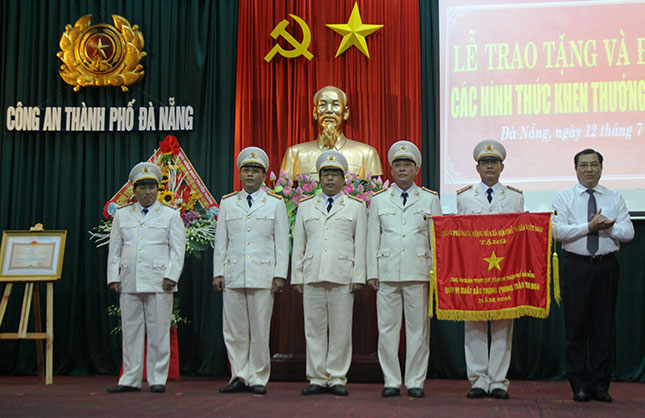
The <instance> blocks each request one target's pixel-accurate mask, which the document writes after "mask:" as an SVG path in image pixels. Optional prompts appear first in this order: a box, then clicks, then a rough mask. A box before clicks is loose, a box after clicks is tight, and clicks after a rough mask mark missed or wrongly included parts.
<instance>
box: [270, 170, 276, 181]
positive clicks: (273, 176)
mask: <svg viewBox="0 0 645 418" xmlns="http://www.w3.org/2000/svg"><path fill="white" fill-rule="evenodd" d="M269 179H270V180H271V181H273V182H275V181H276V179H277V177H276V176H275V173H274V172H273V171H272V172H271V174H269Z"/></svg>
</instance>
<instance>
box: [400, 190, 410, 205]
mask: <svg viewBox="0 0 645 418" xmlns="http://www.w3.org/2000/svg"><path fill="white" fill-rule="evenodd" d="M401 198H402V199H403V206H405V204H406V203H407V201H408V192H403V193H401Z"/></svg>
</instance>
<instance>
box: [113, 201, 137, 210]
mask: <svg viewBox="0 0 645 418" xmlns="http://www.w3.org/2000/svg"><path fill="white" fill-rule="evenodd" d="M135 203H137V202H129V203H124V204H122V205H121V206H119V207H118V208H117V209H121V208H127V207H128V206H132V205H134V204H135Z"/></svg>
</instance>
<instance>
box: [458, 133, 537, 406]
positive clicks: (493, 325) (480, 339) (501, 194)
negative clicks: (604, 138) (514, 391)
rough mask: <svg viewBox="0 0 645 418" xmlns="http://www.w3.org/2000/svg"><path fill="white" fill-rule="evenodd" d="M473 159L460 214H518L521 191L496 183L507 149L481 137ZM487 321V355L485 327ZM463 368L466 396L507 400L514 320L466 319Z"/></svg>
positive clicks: (460, 196) (461, 193) (460, 200)
mask: <svg viewBox="0 0 645 418" xmlns="http://www.w3.org/2000/svg"><path fill="white" fill-rule="evenodd" d="M473 158H474V159H475V161H477V165H476V166H475V169H476V170H477V172H478V173H479V176H480V178H481V183H479V184H474V185H470V186H467V187H464V188H463V189H461V190H458V191H457V212H458V213H459V214H460V215H484V214H493V213H519V212H523V211H524V196H523V195H522V191H521V190H518V189H516V188H513V187H510V186H504V185H503V184H501V183H500V182H499V176H500V174H501V173H502V171H503V170H504V163H503V161H504V159H505V158H506V149H505V148H504V147H503V146H502V144H500V143H499V142H497V141H493V140H489V139H487V140H484V141H482V142H480V143H479V144H477V145H476V146H475V150H474V151H473ZM489 323H490V335H491V341H490V354H489V350H488V331H489V330H488V327H489ZM464 331H465V336H464V343H465V344H464V345H465V351H466V371H467V373H468V380H469V381H470V383H471V385H472V389H471V390H470V391H469V392H468V395H467V397H468V398H482V397H485V396H488V395H490V396H492V397H494V398H498V399H508V398H509V396H508V384H509V382H508V379H506V373H507V372H508V367H509V365H510V363H511V343H512V341H513V320H512V319H500V320H496V321H490V322H489V321H466V322H465V324H464Z"/></svg>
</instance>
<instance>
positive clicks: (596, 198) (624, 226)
mask: <svg viewBox="0 0 645 418" xmlns="http://www.w3.org/2000/svg"><path fill="white" fill-rule="evenodd" d="M602 162H603V158H602V155H601V154H600V153H599V152H597V151H594V150H592V149H585V150H583V151H580V152H579V153H577V154H576V155H575V157H574V159H573V163H574V167H575V169H576V175H577V176H578V184H576V185H575V186H573V187H569V188H568V189H565V190H562V191H561V192H559V193H558V194H557V195H556V197H555V199H554V200H553V210H554V211H555V214H554V215H553V217H552V220H553V231H554V234H555V238H556V239H557V240H558V241H561V242H562V243H563V244H562V249H563V250H564V260H562V302H563V306H564V325H565V328H566V332H567V339H566V345H565V360H566V367H567V377H568V378H569V383H570V384H571V389H572V390H573V400H574V401H578V402H584V401H588V400H589V399H596V400H599V401H601V402H611V401H612V398H611V395H609V383H610V381H611V370H612V363H613V355H614V322H615V312H616V297H617V292H618V276H619V266H618V260H617V259H616V252H617V251H618V250H619V249H620V242H627V241H630V240H631V239H632V238H634V225H632V222H631V221H630V219H629V211H628V210H627V206H626V205H625V200H624V199H623V197H622V196H621V195H620V194H619V193H616V192H614V191H612V190H609V189H608V188H606V187H604V186H602V185H600V184H599V182H600V176H601V175H602ZM587 345H589V352H590V359H589V360H590V361H589V363H590V364H591V371H590V372H589V371H587V370H586V365H587Z"/></svg>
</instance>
